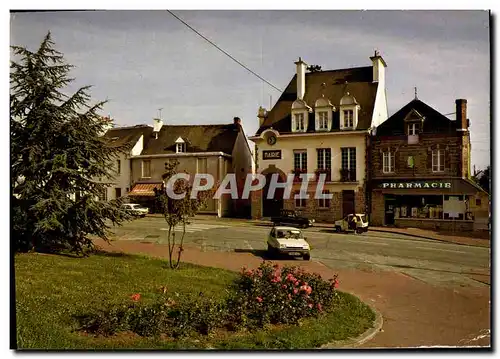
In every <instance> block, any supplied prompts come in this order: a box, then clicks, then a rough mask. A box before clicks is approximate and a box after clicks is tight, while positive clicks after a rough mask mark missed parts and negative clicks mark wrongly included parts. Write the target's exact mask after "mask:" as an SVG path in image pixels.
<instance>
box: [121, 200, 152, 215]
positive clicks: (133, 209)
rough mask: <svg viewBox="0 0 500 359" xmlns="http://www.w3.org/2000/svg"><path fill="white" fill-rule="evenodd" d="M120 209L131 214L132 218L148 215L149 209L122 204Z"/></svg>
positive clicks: (138, 205) (131, 204) (132, 204)
mask: <svg viewBox="0 0 500 359" xmlns="http://www.w3.org/2000/svg"><path fill="white" fill-rule="evenodd" d="M122 208H123V209H125V210H127V211H129V212H130V213H132V214H133V215H134V216H138V217H145V216H146V214H148V213H149V209H148V208H146V207H142V206H141V205H140V204H137V203H124V204H122Z"/></svg>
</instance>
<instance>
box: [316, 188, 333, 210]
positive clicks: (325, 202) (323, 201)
mask: <svg viewBox="0 0 500 359" xmlns="http://www.w3.org/2000/svg"><path fill="white" fill-rule="evenodd" d="M323 194H326V195H328V194H330V191H328V190H326V191H323ZM318 206H319V208H329V207H330V199H329V198H320V199H318Z"/></svg>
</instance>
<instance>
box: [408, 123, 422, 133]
mask: <svg viewBox="0 0 500 359" xmlns="http://www.w3.org/2000/svg"><path fill="white" fill-rule="evenodd" d="M419 132H420V124H418V123H410V124H408V135H409V136H415V135H418V133H419Z"/></svg>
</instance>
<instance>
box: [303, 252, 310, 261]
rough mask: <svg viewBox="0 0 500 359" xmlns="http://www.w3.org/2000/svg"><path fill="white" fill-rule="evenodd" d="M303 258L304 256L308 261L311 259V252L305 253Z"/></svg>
mask: <svg viewBox="0 0 500 359" xmlns="http://www.w3.org/2000/svg"><path fill="white" fill-rule="evenodd" d="M302 258H304V260H305V261H308V260H310V259H311V254H309V253H307V254H304V256H303V257H302Z"/></svg>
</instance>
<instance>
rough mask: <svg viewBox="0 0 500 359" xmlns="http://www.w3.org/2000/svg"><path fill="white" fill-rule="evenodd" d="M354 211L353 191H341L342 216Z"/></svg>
mask: <svg viewBox="0 0 500 359" xmlns="http://www.w3.org/2000/svg"><path fill="white" fill-rule="evenodd" d="M352 213H354V191H351V190H349V191H342V217H345V216H347V215H349V214H352Z"/></svg>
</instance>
